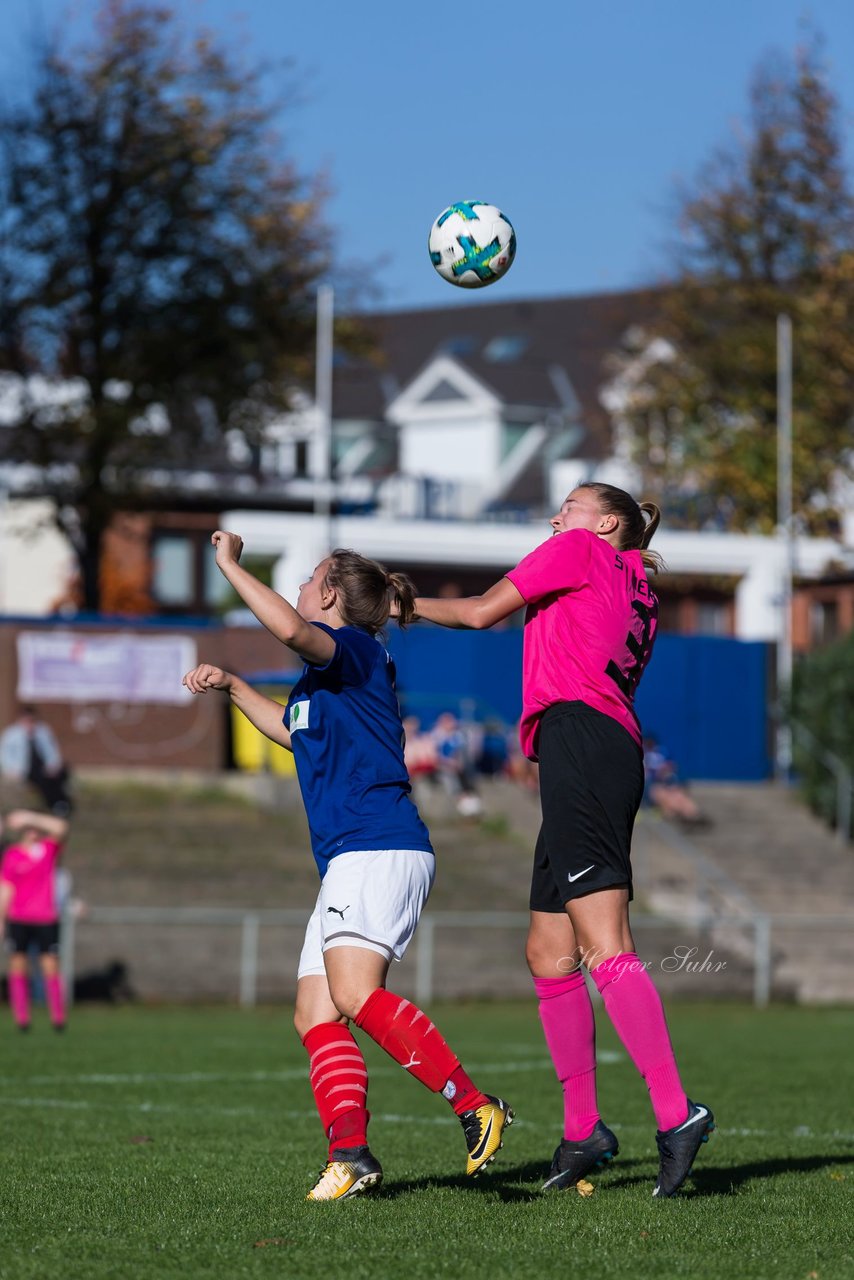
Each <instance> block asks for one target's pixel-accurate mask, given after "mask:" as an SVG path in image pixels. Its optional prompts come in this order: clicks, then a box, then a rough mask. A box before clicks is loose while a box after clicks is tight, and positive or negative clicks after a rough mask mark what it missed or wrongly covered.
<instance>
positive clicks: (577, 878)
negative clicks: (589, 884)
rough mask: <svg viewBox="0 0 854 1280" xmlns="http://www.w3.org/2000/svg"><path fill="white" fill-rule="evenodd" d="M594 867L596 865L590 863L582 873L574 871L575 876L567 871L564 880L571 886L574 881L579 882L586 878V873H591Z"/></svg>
mask: <svg viewBox="0 0 854 1280" xmlns="http://www.w3.org/2000/svg"><path fill="white" fill-rule="evenodd" d="M595 866H596V863H595V862H591V863H590V866H589V867H585V868H584V870H583V871H576V873H575V875H573V874H572V872H571V871H568V872H567V876H566V878H567V880H568V881H569V883H570V884H572V883H573V881H574V880H580V879H581V877H582V876H586V875H587V872H588V871H592V870H593V868H594V867H595Z"/></svg>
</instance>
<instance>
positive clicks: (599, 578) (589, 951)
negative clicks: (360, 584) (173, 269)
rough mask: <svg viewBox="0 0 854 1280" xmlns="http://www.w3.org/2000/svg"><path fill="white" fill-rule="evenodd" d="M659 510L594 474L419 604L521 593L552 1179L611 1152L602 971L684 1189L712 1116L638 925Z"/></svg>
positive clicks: (666, 1165)
mask: <svg viewBox="0 0 854 1280" xmlns="http://www.w3.org/2000/svg"><path fill="white" fill-rule="evenodd" d="M660 518H661V515H660V512H659V510H658V508H657V507H656V506H654V504H652V503H641V504H638V503H637V502H635V500H634V498H632V497H631V495H630V494H628V493H625V492H624V491H623V490H622V489H617V488H615V487H614V486H612V485H608V484H599V483H592V482H591V483H587V484H582V485H579V486H578V488H576V489H574V490H573V492H572V493H571V494H570V495H569V497H568V498H567V499H566V501H565V502H564V503H563V505H562V506H561V509H560V511H559V512H558V513H557V515H555V516H553V517H552V519H551V521H550V524H551V526H552V530H553V534H554V535H555V536H553V537H552V538H550V539H549V540H548V541H547V542H544V543H543V544H542V545H541V546H539V547H537V548H536V550H534V551H532V552H531V554H530V555H528V556H526V557H525V558H524V560H522V561H521V562H520V563H519V564H518V565H517V566H516V568H515V569H512V570H511V571H510V572H509V573H508V574H507V575H506V576H505V577H504V578H502V579H501V581H500V582H498V583H496V584H495V586H493V587H491V588H490V589H489V590H488V591H487V592H486V593H485V594H484V595H482V596H470V597H468V598H463V599H442V600H425V599H422V598H418V599H417V600H416V609H417V611H418V616H419V617H420V618H425V619H427V620H429V621H431V622H437V623H439V624H440V625H442V626H447V627H468V628H477V629H480V628H484V627H491V626H492V625H493V624H494V623H496V622H499V621H501V619H503V618H506V617H507V616H508V615H509V614H511V613H515V612H516V611H517V610H518V609H519V608H521V607H522V606H523V605H526V606H527V612H526V614H525V633H524V645H523V658H522V703H523V708H522V720H521V724H520V738H521V743H522V749H523V751H524V752H525V755H526V756H527V757H528V758H529V759H530V760H536V761H538V762H539V775H540V798H541V802H542V811H543V822H542V827H541V830H540V834H539V837H538V840H537V847H536V852H535V855H534V870H533V877H532V884H531V903H530V905H531V925H530V930H529V934H528V943H527V950H526V954H527V960H528V965H529V968H530V970H531V974H532V976H533V979H534V986H535V987H536V991H537V995H538V997H539V1011H540V1018H541V1020H542V1024H543V1029H544V1031H545V1036H546V1042H547V1044H548V1047H549V1051H550V1053H551V1055H552V1059H553V1061H554V1064H555V1070H556V1071H557V1075H558V1078H559V1079H560V1081H561V1084H562V1086H563V1092H564V1137H563V1140H562V1142H561V1143H560V1145H559V1146H558V1148H557V1150H556V1151H555V1154H554V1159H553V1161H552V1167H551V1171H550V1173H549V1177H548V1178H547V1179H546V1182H545V1184H544V1187H543V1189H544V1190H547V1189H562V1188H568V1187H572V1186H575V1184H576V1183H577V1182H578V1181H579V1179H580V1178H583V1177H584V1176H585V1175H586V1174H587V1173H589V1172H590V1171H591V1169H594V1168H596V1167H597V1166H599V1165H602V1164H604V1163H605V1162H607V1161H610V1160H611V1159H613V1157H614V1156H615V1155H616V1154H617V1150H618V1144H617V1139H616V1137H615V1135H614V1134H613V1133H612V1132H611V1130H610V1129H608V1128H607V1127H606V1126H605V1125H604V1124H603V1122H602V1120H601V1119H600V1117H599V1111H598V1107H597V1100H596V1053H595V1033H594V1022H593V1007H592V1005H591V1002H590V996H589V994H588V991H587V986H586V983H585V979H584V974H583V971H582V966H584V967H586V968H587V970H588V971H589V972H590V974H591V976H592V978H593V981H594V983H595V984H596V986H597V988H598V990H599V992H600V993H601V995H602V999H603V1001H604V1004H605V1009H606V1012H607V1013H608V1016H609V1017H610V1019H611V1021H612V1022H613V1024H614V1027H615V1028H616V1031H617V1033H618V1035H619V1036H620V1039H621V1040H622V1042H623V1044H624V1045H625V1047H626V1049H627V1051H628V1053H629V1056H630V1057H631V1059H632V1061H633V1062H634V1064H635V1066H636V1067H637V1069H638V1071H639V1072H640V1073H641V1075H642V1076H643V1078H644V1080H645V1082H646V1085H647V1088H648V1089H649V1094H650V1099H651V1102H652V1106H653V1111H654V1113H655V1117H656V1121H657V1126H658V1132H657V1134H656V1143H657V1145H658V1149H659V1156H660V1168H659V1175H658V1180H657V1182H656V1184H655V1188H654V1190H653V1195H654V1196H671V1195H673V1194H674V1193H675V1192H676V1191H677V1190H678V1189H679V1187H680V1186H681V1185H682V1183H683V1182H684V1181H685V1179H686V1178H687V1176H688V1174H689V1173H690V1171H691V1165H692V1164H693V1161H694V1157H695V1156H696V1154H697V1151H698V1150H699V1147H700V1143H701V1142H703V1141H704V1140H705V1139H706V1138H707V1137H708V1134H709V1133H710V1132H711V1130H712V1128H713V1127H714V1118H713V1116H712V1113H711V1111H710V1110H709V1108H708V1107H704V1106H702V1105H700V1104H697V1103H693V1102H691V1100H690V1099H689V1098H687V1097H686V1094H685V1091H684V1089H683V1088H682V1084H681V1081H680V1078H679V1072H678V1070H677V1067H676V1060H675V1057H674V1054H673V1048H672V1045H671V1042H670V1035H669V1033H668V1030H667V1023H666V1021H665V1017H664V1011H663V1009H662V1006H661V1000H660V998H659V996H658V993H657V992H656V990H655V987H654V986H653V983H652V981H651V979H650V976H649V973H648V972H647V968H646V965H644V964H643V963H642V962H641V961H640V960H639V959H638V957H637V954H636V953H635V946H634V941H633V939H632V933H631V928H630V926H629V902H630V901H631V898H632V871H631V861H630V850H631V837H632V828H633V825H634V820H635V816H636V814H637V811H638V808H639V806H640V802H641V798H642V796H643V787H644V775H643V749H642V738H641V730H640V725H639V724H638V720H637V716H636V715H635V711H634V694H635V690H636V688H637V685H638V682H639V680H640V678H641V675H642V674H643V670H644V668H645V666H646V664H647V662H648V661H649V658H650V655H651V653H652V646H653V642H654V640H655V633H656V627H657V616H658V601H657V598H656V596H655V593H654V592H653V590H652V588H651V587H650V584H649V581H648V578H647V570H648V569H651V570H655V569H656V568H657V567H658V564H659V563H660V561H659V558H658V557H657V556H656V554H655V553H654V552H650V551H648V550H646V548H647V547H648V545H649V541H650V539H651V538H652V535H653V533H654V532H655V530H656V528H657V527H658V523H659V520H660Z"/></svg>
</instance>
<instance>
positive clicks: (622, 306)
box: [333, 289, 662, 444]
mask: <svg viewBox="0 0 854 1280" xmlns="http://www.w3.org/2000/svg"><path fill="white" fill-rule="evenodd" d="M661 296H662V294H661V290H656V289H645V290H637V291H633V292H630V293H599V294H592V295H587V296H581V297H569V298H540V299H532V300H530V301H511V302H500V301H496V302H487V301H486V300H484V301H482V302H481V301H480V299H478V300H477V301H473V302H468V303H464V302H462V301H461V302H460V303H459V304H457V305H455V306H453V305H452V306H447V307H439V308H435V309H431V310H421V311H395V312H384V313H383V314H380V315H368V316H363V317H361V319H362V320H363V322H364V323H365V325H366V326H367V328H368V329H369V330H370V331H371V332H372V333H373V334H374V336H375V339H376V342H377V347H378V356H377V359H376V363H370V364H369V363H367V362H364V363H355V362H353V363H348V362H345V363H343V364H341V365H340V366H339V367H337V368H336V370H335V381H334V392H333V394H334V405H335V416H336V417H337V418H358V419H367V420H371V421H378V420H380V419H382V417H383V415H384V412H385V409H386V407H387V405H388V404H389V402H390V401H391V400H392V399H393V398H394V397H395V396H396V395H397V394H398V392H400V391H402V390H403V388H404V387H406V386H407V385H408V384H409V383H410V382H411V381H412V379H413V378H414V377H415V376H416V375H417V374H418V373H419V372H420V371H421V370H422V369H423V368H424V367H425V366H426V365H428V364H429V363H430V361H431V360H432V359H433V358H434V357H435V356H436V355H438V354H440V353H443V352H444V353H446V354H448V355H452V356H453V357H454V359H456V360H457V361H458V362H459V363H460V364H462V365H463V366H465V367H466V368H467V369H469V370H470V371H471V372H472V373H473V374H475V376H476V377H478V378H479V379H480V380H481V381H482V382H484V383H485V384H486V385H487V386H488V387H490V388H491V389H492V390H493V391H494V392H495V393H496V394H497V395H498V396H499V397H500V398H501V400H503V401H504V403H505V404H508V405H528V406H531V407H534V408H543V409H546V410H549V409H561V408H562V407H563V405H562V401H561V395H560V391H559V388H558V387H556V386H555V383H554V380H553V378H552V375H551V372H550V370H552V369H553V367H555V366H557V367H559V368H562V369H563V370H564V371H565V373H566V375H567V376H568V377H569V380H570V382H571V384H572V388H573V390H574V392H575V394H576V396H577V397H578V400H579V402H580V406H581V414H582V418H583V421H584V423H585V425H586V426H587V430H588V432H589V434H590V436H591V437H593V438H594V439H596V438H598V439H599V440H600V441H601V442H602V443H603V444H604V442H605V440H606V439H607V438H608V437H609V434H610V431H609V422H608V415H607V413H606V412H605V410H604V409H603V408H602V405H601V404H600V402H599V393H600V390H601V387H602V384H603V382H604V381H605V380H606V373H605V368H604V362H605V360H606V358H607V357H608V356H609V355H610V354H611V353H613V352H614V351H615V350H616V349H617V348H618V346H619V344H620V340H621V339H622V337H623V335H624V334H625V332H626V330H627V329H628V328H629V327H630V326H631V325H635V324H644V323H649V322H650V321H652V320H653V318H654V316H655V314H656V312H657V310H658V308H659V306H660V302H661Z"/></svg>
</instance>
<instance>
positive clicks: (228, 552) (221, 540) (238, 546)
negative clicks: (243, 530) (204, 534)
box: [211, 529, 243, 569]
mask: <svg viewBox="0 0 854 1280" xmlns="http://www.w3.org/2000/svg"><path fill="white" fill-rule="evenodd" d="M211 543H212V544H213V546H215V547H216V562H217V564H218V565H219V567H220V569H221V568H223V566H224V565H227V564H238V563H239V561H240V553H241V552H242V550H243V539H242V538H241V537H240V536H239V535H238V534H236V533H227V532H226V530H225V529H217V531H216V533H212V534H211Z"/></svg>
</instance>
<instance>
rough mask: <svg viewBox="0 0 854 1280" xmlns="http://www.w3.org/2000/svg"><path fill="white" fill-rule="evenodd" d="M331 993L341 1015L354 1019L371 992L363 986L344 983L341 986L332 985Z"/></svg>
mask: <svg viewBox="0 0 854 1280" xmlns="http://www.w3.org/2000/svg"><path fill="white" fill-rule="evenodd" d="M329 994H330V995H331V996H332V1003H333V1004H334V1005H335V1008H336V1009H337V1010H338V1012H339V1014H340V1015H341V1017H342V1018H350V1019H353V1018H355V1017H356V1016H357V1014H358V1012H359V1010H360V1009H361V1007H362V1005H363V1004H364V1003H365V1001H366V1000H367V998H368V996H369V995H370V994H371V992H370V991H368V990H362V988H361V987H353V986H349V985H347V986H345V985H343V984H342V985H340V986H330V989H329Z"/></svg>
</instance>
